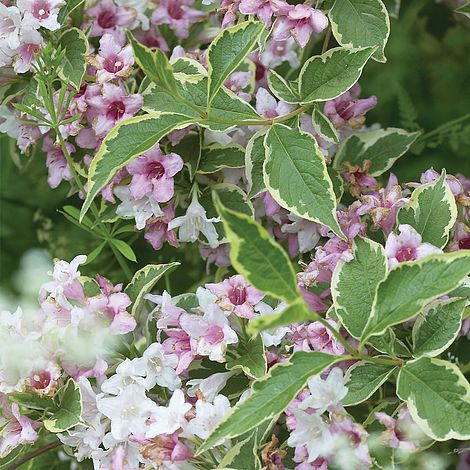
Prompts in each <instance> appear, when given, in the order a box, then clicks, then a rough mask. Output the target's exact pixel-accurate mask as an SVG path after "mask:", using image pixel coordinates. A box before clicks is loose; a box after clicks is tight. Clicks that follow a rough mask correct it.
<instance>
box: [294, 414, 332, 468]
mask: <svg viewBox="0 0 470 470" xmlns="http://www.w3.org/2000/svg"><path fill="white" fill-rule="evenodd" d="M294 416H295V420H296V423H297V427H296V428H295V429H294V430H293V431H292V432H291V435H290V436H289V439H288V440H287V444H288V445H289V446H290V447H299V446H300V447H305V448H306V449H307V452H308V461H309V462H313V461H314V460H315V459H317V458H318V457H319V456H322V455H328V454H329V453H330V451H331V449H332V447H333V439H332V437H331V433H330V430H329V429H328V426H327V425H326V423H325V422H324V421H323V420H322V419H321V417H320V416H319V415H318V414H312V415H311V414H308V413H306V412H305V411H302V410H294Z"/></svg>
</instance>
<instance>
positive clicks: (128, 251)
mask: <svg viewBox="0 0 470 470" xmlns="http://www.w3.org/2000/svg"><path fill="white" fill-rule="evenodd" d="M109 241H110V243H111V244H112V245H113V246H114V247H115V248H116V249H117V250H119V252H120V253H121V254H122V255H123V256H124V257H125V258H127V259H128V260H129V261H133V262H134V263H135V262H136V261H137V258H136V257H135V253H134V250H133V249H132V248H131V246H130V245H129V244H128V243H126V242H125V241H124V240H118V239H116V238H111V240H109Z"/></svg>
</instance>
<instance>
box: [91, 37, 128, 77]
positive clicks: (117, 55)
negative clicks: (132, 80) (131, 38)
mask: <svg viewBox="0 0 470 470" xmlns="http://www.w3.org/2000/svg"><path fill="white" fill-rule="evenodd" d="M95 59H96V65H97V66H98V67H97V68H98V71H97V72H96V78H97V80H98V82H107V81H110V80H114V79H118V78H126V77H128V76H129V75H130V74H131V72H132V66H133V65H134V54H133V52H132V46H130V45H128V46H126V47H122V46H121V44H120V43H119V42H118V41H117V40H116V38H115V37H114V36H113V35H112V34H109V33H106V34H105V35H103V37H102V38H101V39H100V49H99V54H98V55H97V56H96V58H95Z"/></svg>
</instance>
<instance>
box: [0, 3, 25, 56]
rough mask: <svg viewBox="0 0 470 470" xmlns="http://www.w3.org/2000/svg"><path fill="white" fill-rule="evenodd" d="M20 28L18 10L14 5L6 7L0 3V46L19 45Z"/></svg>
mask: <svg viewBox="0 0 470 470" xmlns="http://www.w3.org/2000/svg"><path fill="white" fill-rule="evenodd" d="M20 28H21V13H20V10H18V8H16V7H13V6H12V7H7V6H5V5H4V4H3V3H0V42H1V43H2V46H7V47H8V48H10V49H16V48H17V47H18V46H19V45H20V37H19V36H20ZM2 48H3V47H2Z"/></svg>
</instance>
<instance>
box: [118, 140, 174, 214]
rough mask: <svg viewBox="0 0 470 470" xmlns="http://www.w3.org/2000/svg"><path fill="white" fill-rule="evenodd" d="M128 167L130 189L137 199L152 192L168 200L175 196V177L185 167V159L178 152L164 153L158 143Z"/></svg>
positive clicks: (158, 199)
mask: <svg viewBox="0 0 470 470" xmlns="http://www.w3.org/2000/svg"><path fill="white" fill-rule="evenodd" d="M126 168H127V171H128V172H129V174H130V175H132V181H131V184H130V191H131V194H132V195H133V196H134V197H135V198H136V199H140V198H142V197H143V196H145V195H146V194H151V195H153V197H154V198H155V200H156V201H158V202H167V201H169V200H170V199H171V198H172V197H173V191H174V190H173V185H174V183H173V177H174V176H175V175H176V173H178V172H179V171H181V169H182V168H183V160H182V158H181V157H180V156H179V155H177V154H176V153H169V154H168V155H163V154H162V153H161V151H160V147H159V145H158V144H157V145H155V146H154V147H153V148H152V149H151V150H149V151H148V152H147V153H145V154H143V155H141V156H140V157H138V158H136V159H135V160H134V161H133V162H131V163H129V164H128V165H127V167H126ZM168 222H169V220H168Z"/></svg>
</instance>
